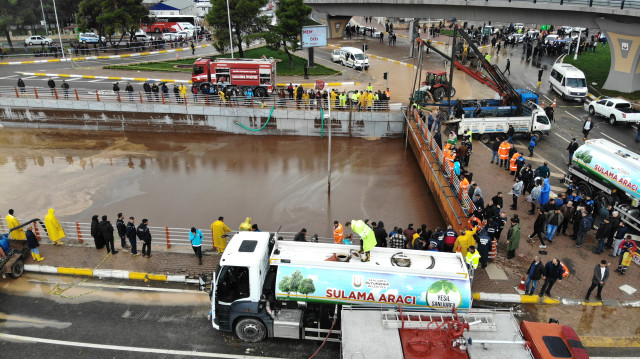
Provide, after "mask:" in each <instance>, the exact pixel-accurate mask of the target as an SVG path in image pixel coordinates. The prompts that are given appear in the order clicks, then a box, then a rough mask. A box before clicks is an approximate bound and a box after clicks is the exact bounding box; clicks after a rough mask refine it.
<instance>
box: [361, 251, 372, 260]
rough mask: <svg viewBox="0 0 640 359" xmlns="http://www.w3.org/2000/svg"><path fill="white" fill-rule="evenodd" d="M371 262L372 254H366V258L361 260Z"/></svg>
mask: <svg viewBox="0 0 640 359" xmlns="http://www.w3.org/2000/svg"><path fill="white" fill-rule="evenodd" d="M370 260H371V252H365V257H364V258H362V259H361V261H363V262H368V261H370Z"/></svg>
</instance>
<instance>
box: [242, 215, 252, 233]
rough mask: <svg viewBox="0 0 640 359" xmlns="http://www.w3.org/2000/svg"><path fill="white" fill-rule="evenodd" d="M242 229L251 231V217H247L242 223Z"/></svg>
mask: <svg viewBox="0 0 640 359" xmlns="http://www.w3.org/2000/svg"><path fill="white" fill-rule="evenodd" d="M240 230H241V231H251V217H247V219H245V220H244V222H242V223H240Z"/></svg>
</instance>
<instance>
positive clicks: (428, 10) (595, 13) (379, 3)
mask: <svg viewBox="0 0 640 359" xmlns="http://www.w3.org/2000/svg"><path fill="white" fill-rule="evenodd" d="M304 1H305V3H306V4H307V5H309V6H311V7H313V8H314V10H316V11H317V12H319V13H323V14H326V22H327V24H328V25H329V30H330V31H329V36H330V37H332V38H336V37H342V33H343V31H344V28H345V25H346V24H347V22H348V21H349V19H350V18H351V17H352V16H374V17H400V18H431V19H449V18H457V19H461V20H470V21H483V22H488V21H495V22H507V23H511V22H513V23H516V22H522V23H534V24H554V25H571V26H580V27H587V28H599V29H600V31H602V32H603V33H604V34H605V35H606V36H607V40H608V43H609V45H610V46H609V49H610V51H611V68H610V70H609V77H608V78H607V81H606V82H605V84H604V88H606V89H610V90H617V91H622V92H633V91H638V90H640V0H349V1H345V0H304Z"/></svg>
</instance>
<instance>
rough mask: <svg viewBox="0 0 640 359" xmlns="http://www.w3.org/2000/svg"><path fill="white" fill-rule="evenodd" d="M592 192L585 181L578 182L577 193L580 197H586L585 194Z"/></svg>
mask: <svg viewBox="0 0 640 359" xmlns="http://www.w3.org/2000/svg"><path fill="white" fill-rule="evenodd" d="M592 192H593V191H592V190H591V186H589V184H588V183H587V182H584V181H580V182H578V195H579V196H580V197H581V198H587V196H591V193H592Z"/></svg>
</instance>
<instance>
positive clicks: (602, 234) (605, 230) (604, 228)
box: [593, 218, 611, 254]
mask: <svg viewBox="0 0 640 359" xmlns="http://www.w3.org/2000/svg"><path fill="white" fill-rule="evenodd" d="M610 233H611V222H609V218H605V219H604V223H602V224H601V225H600V227H598V230H597V231H596V239H597V240H598V248H596V249H595V250H594V251H593V253H595V254H600V253H602V251H603V250H604V243H605V242H606V240H607V238H609V234H610Z"/></svg>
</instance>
